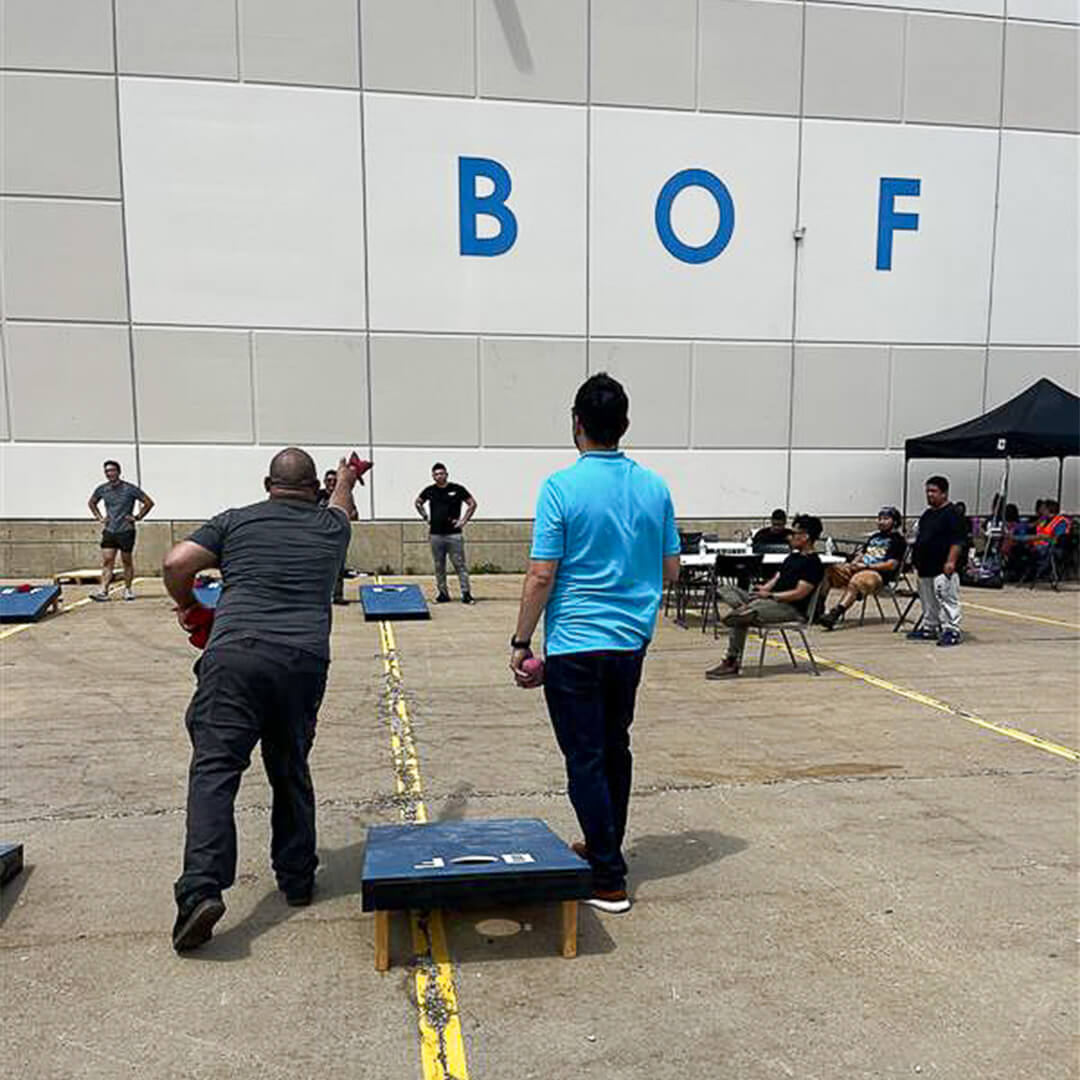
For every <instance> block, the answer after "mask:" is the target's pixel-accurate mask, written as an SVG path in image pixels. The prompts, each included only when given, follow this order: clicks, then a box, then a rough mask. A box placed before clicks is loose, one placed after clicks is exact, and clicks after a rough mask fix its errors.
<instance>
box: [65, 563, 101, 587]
mask: <svg viewBox="0 0 1080 1080" xmlns="http://www.w3.org/2000/svg"><path fill="white" fill-rule="evenodd" d="M102 572H103V571H102V568H101V567H100V566H89V567H87V568H86V569H85V570H61V571H60V573H59V574H53V581H55V582H56V584H57V585H61V584H63V585H95V584H99V583H100V582H101V575H102Z"/></svg>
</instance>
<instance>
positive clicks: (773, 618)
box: [705, 514, 825, 679]
mask: <svg viewBox="0 0 1080 1080" xmlns="http://www.w3.org/2000/svg"><path fill="white" fill-rule="evenodd" d="M792 525H793V526H794V528H793V529H792V531H791V541H790V542H791V546H792V548H793V549H794V550H793V551H792V553H791V554H790V555H789V556H788V557H787V558H786V559H785V560H784V561H783V563H782V564H781V566H780V570H779V572H778V573H776V574H774V575H773V577H772V578H771V579H770V580H769V581H767V582H766V583H765V584H764V585H757V586H755V587H754V588H753V589H751V590H749V591H747V590H746V589H740V588H738V587H737V586H734V585H725V586H722V587H721V588H720V589H719V590H718V591H717V597H718V599H720V600H721V601H723V603H725V604H727V605H728V606H729V607H730V608H731V609H732V610H731V612H730V613H729V614H728V615H725V616H724V618H723V620H722V621H723V623H724V625H725V626H727V627H730V629H731V635H730V637H729V638H728V649H727V656H725V657H724V659H723V661H722V662H721V663H720V664H718V665H717V666H716V667H714V668H710V669H709V670H708V671H706V672H705V678H706V679H726V678H728V677H730V676H732V675H738V674H739V669H740V668H741V667H742V654H743V649H744V648H745V647H746V632H747V630H748V629H749V628H750V627H751V626H768V625H769V624H770V623H785V622H792V621H793V620H795V619H805V618H806V615H807V611H808V609H809V607H810V596H811V594H812V593H813V591H814V589H815V588H817V586H818V584H819V583H820V582H821V580H822V578H824V576H825V567H824V566H822V565H821V560H820V559H819V558H818V557H817V554H816V553H815V551H814V541H816V540H817V538H818V537H819V536H820V535H821V519H820V518H816V517H813V516H812V515H810V514H799V515H798V516H797V517H796V518H795V520H794V521H793V522H792Z"/></svg>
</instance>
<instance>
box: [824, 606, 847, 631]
mask: <svg viewBox="0 0 1080 1080" xmlns="http://www.w3.org/2000/svg"><path fill="white" fill-rule="evenodd" d="M843 617H844V608H843V607H841V606H840V605H839V604H837V605H836V607H834V608H833V609H832V611H827V612H826V613H825V614H824V615H822V616H821V618H820V619H819V620H818V622H819V623H820V624H821V625H822V626H824V627H825V629H826V630H831V629H832V628H833V627H834V626H835V625H836V624H837V623H838V622H839V621H840V620H841V619H842V618H843Z"/></svg>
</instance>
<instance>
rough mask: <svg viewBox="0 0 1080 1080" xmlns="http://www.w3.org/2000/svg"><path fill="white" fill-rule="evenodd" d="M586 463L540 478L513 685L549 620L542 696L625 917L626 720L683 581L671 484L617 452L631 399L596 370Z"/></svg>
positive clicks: (581, 814) (583, 422) (584, 394)
mask: <svg viewBox="0 0 1080 1080" xmlns="http://www.w3.org/2000/svg"><path fill="white" fill-rule="evenodd" d="M573 420H574V444H575V445H576V446H577V448H578V450H579V452H580V454H581V456H580V457H579V458H578V460H577V462H576V463H575V464H574V465H571V466H570V467H569V468H568V469H561V470H560V471H559V472H557V473H553V474H552V475H551V476H549V477H548V478H547V480H545V481H544V485H543V487H542V488H541V489H540V496H539V499H538V500H537V505H536V522H535V524H534V526H533V542H532V551H531V555H530V561H529V571H528V574H527V575H526V577H525V585H524V589H523V590H522V596H521V607H520V609H519V611H518V621H517V627H516V630H515V632H514V636H513V638H511V641H510V648H511V653H510V667H511V669H512V670H513V672H514V678H515V680H516V681H517V683H518V685H519V686H523V687H532V686H537V685H539V677H538V676H537V675H534V674H530V673H529V672H527V671H526V670H525V668H524V667H523V665H524V663H525V661H526V660H528V659H529V658H530V657H531V656H532V649H531V639H532V634H533V631H534V630H535V629H536V624H537V623H538V622H539V619H540V614H541V612H543V613H544V653H545V668H544V674H543V681H544V696H545V698H546V699H547V706H548V712H549V714H550V716H551V722H552V726H553V727H554V729H555V738H556V739H557V741H558V743H559V749H560V750H562V752H563V755H564V757H565V758H566V775H567V780H568V786H569V795H570V802H571V803H572V804H573V807H574V811H575V812H576V814H577V818H578V822H579V823H580V825H581V828H582V831H583V832H584V834H585V840H584V843H583V844H574V845H572V846H573V847H574V850H575V851H577V853H578V854H579V855H581V856H582V857H583V858H585V859H587V860H588V862H589V863H590V865H591V866H592V868H593V896H592V899H591V900H589V901H587V902H588V903H590V904H592V905H593V906H594V907H597V908H599V909H600V910H602V911H608V912H612V913H616V914H618V913H621V912H624V911H629V910H630V900H629V898H628V897H627V895H626V860H625V859H624V858H623V855H622V841H623V835H624V833H625V831H626V813H627V805H628V803H629V801H630V775H631V764H632V758H631V754H630V724H631V723H632V722H633V719H634V700H635V697H636V695H637V688H638V683H639V682H640V680H641V666H642V663H643V661H644V659H645V650H646V649H647V648H648V644H649V641H650V640H651V638H652V635H653V628H654V627H655V625H656V616H657V612H658V610H659V607H660V597H661V594H662V592H663V587H664V583H665V582H666V581H674V580H675V579H676V578H677V577H678V576H679V533H678V530H677V529H676V527H675V511H674V509H673V507H672V503H671V494H670V493H669V492H668V488H667V484H665V483H664V481H663V480H662V479H661V478H660V477H659V476H657V474H656V473H654V472H651V471H650V470H649V469H646V468H643V467H642V466H641V465H638V464H637V463H636V462H634V461H631V460H630V459H629V458H628V457H626V455H625V454H623V452H622V451H621V450H620V449H619V440H620V439H621V438H622V437H623V435H624V434H625V433H626V429H627V428H628V427H629V423H630V421H629V401H628V399H627V396H626V392H625V391H624V390H623V388H622V386H620V385H619V383H618V382H616V381H615V380H614V379H613V378H611V377H610V376H609V375H605V374H599V375H593V376H592V378H590V379H587V380H586V381H585V382H584V383H583V384H582V385H581V387H580V388H579V390H578V392H577V396H576V397H575V399H574V408H573Z"/></svg>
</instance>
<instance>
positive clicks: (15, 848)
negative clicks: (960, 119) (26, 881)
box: [0, 840, 23, 885]
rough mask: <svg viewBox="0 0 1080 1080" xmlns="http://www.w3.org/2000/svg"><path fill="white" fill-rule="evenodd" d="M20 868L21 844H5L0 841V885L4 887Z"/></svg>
mask: <svg viewBox="0 0 1080 1080" xmlns="http://www.w3.org/2000/svg"><path fill="white" fill-rule="evenodd" d="M22 868H23V848H22V844H5V843H4V842H3V841H2V840H0V885H6V884H7V883H8V882H9V881H10V880H11V879H12V878H13V877H15V876H16V875H17V874H18V873H19V871H20V870H22Z"/></svg>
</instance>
